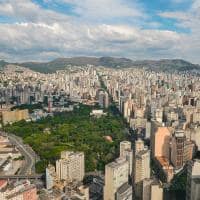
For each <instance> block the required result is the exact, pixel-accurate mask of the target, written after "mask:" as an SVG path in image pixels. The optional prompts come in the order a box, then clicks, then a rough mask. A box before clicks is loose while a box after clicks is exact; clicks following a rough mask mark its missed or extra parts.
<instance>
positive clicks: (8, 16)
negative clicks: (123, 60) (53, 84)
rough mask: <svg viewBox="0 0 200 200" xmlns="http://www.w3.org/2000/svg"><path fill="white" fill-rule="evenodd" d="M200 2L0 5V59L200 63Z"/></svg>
mask: <svg viewBox="0 0 200 200" xmlns="http://www.w3.org/2000/svg"><path fill="white" fill-rule="evenodd" d="M199 6H200V1H199V0H192V1H189V0H182V1H181V0H170V1H168V2H166V1H164V0H161V1H159V0H154V1H153V2H149V1H146V0H143V1H140V2H139V1H130V0H126V1H125V3H124V2H122V1H121V0H109V1H105V0H101V1H91V0H85V1H76V0H74V1H69V0H56V1H52V0H32V1H31V0H20V1H16V0H12V1H11V0H1V1H0V13H1V14H0V36H1V37H0V38H1V39H0V46H1V49H0V51H1V53H0V59H4V60H8V61H12V62H16V61H49V60H53V59H55V58H58V57H73V56H98V57H99V56H114V57H128V58H131V59H133V60H142V59H162V58H170V59H171V58H179V59H183V58H184V59H185V60H188V61H190V62H193V63H200V60H199V57H198V54H199V52H200V48H199V47H200V45H199V41H200V40H199V35H200V30H199V28H198V27H199V20H198V18H199V12H198V8H199Z"/></svg>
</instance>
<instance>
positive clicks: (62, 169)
mask: <svg viewBox="0 0 200 200" xmlns="http://www.w3.org/2000/svg"><path fill="white" fill-rule="evenodd" d="M56 174H57V176H58V178H59V179H60V180H65V181H67V182H72V181H82V180H83V178H84V174H85V160H84V153H83V152H72V151H63V152H61V159H60V160H57V161H56Z"/></svg>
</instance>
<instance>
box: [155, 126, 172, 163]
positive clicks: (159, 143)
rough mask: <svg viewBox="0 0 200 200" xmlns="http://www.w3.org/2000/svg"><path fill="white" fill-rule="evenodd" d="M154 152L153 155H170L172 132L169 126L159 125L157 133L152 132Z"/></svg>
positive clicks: (167, 156)
mask: <svg viewBox="0 0 200 200" xmlns="http://www.w3.org/2000/svg"><path fill="white" fill-rule="evenodd" d="M152 135H153V138H152V153H153V157H165V158H168V159H169V157H170V139H171V133H170V131H169V129H168V128H167V127H158V128H157V130H156V132H155V133H152Z"/></svg>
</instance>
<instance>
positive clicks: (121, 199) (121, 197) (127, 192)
mask: <svg viewBox="0 0 200 200" xmlns="http://www.w3.org/2000/svg"><path fill="white" fill-rule="evenodd" d="M132 193H133V191H132V186H130V185H129V184H128V183H124V184H123V185H122V186H121V187H120V188H119V189H118V190H117V192H116V198H115V199H116V200H132V199H133V198H132Z"/></svg>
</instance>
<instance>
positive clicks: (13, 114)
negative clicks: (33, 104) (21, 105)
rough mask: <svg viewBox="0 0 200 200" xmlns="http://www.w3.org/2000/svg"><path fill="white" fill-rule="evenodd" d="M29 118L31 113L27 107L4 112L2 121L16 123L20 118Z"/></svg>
mask: <svg viewBox="0 0 200 200" xmlns="http://www.w3.org/2000/svg"><path fill="white" fill-rule="evenodd" d="M28 118H29V113H28V110H27V109H24V110H13V111H3V112H2V122H3V124H4V125H5V124H9V123H14V122H17V121H20V120H27V119H28Z"/></svg>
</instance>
